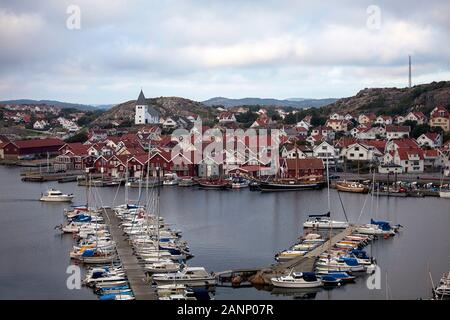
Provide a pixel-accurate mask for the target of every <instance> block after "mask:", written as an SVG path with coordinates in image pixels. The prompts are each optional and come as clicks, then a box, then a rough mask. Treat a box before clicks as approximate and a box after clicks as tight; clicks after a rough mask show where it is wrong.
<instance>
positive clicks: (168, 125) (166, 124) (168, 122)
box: [162, 117, 177, 129]
mask: <svg viewBox="0 0 450 320" xmlns="http://www.w3.org/2000/svg"><path fill="white" fill-rule="evenodd" d="M162 126H163V128H164V129H174V128H176V127H177V122H176V121H175V120H174V119H172V118H171V117H167V118H166V119H164V120H163V124H162Z"/></svg>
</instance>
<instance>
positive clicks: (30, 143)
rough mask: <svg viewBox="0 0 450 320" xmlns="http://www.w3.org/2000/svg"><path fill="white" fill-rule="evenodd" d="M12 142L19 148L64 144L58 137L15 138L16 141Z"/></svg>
mask: <svg viewBox="0 0 450 320" xmlns="http://www.w3.org/2000/svg"><path fill="white" fill-rule="evenodd" d="M12 143H13V144H14V145H16V146H17V147H18V148H20V149H26V148H44V147H56V146H63V145H64V141H62V140H60V139H56V138H49V139H32V140H16V141H13V142H12Z"/></svg>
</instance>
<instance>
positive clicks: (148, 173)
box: [145, 141, 150, 206]
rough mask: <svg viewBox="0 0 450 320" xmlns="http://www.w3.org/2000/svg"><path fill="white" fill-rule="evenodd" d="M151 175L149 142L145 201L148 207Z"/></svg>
mask: <svg viewBox="0 0 450 320" xmlns="http://www.w3.org/2000/svg"><path fill="white" fill-rule="evenodd" d="M149 175H150V141H149V142H148V156H147V179H146V182H145V201H146V205H147V206H148V203H149V202H148V179H149Z"/></svg>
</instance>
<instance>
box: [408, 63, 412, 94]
mask: <svg viewBox="0 0 450 320" xmlns="http://www.w3.org/2000/svg"><path fill="white" fill-rule="evenodd" d="M408 59H409V78H408V79H409V87H410V88H411V56H408Z"/></svg>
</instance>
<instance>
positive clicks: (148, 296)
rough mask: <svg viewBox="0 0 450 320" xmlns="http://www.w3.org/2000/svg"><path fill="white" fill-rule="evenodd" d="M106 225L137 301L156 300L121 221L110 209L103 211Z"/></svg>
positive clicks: (154, 292)
mask: <svg viewBox="0 0 450 320" xmlns="http://www.w3.org/2000/svg"><path fill="white" fill-rule="evenodd" d="M102 211H103V217H104V219H105V223H106V224H107V225H108V226H109V230H110V232H111V237H112V239H113V240H114V241H115V242H116V248H117V254H118V255H119V258H120V261H121V262H122V267H123V270H124V271H125V274H126V276H127V279H128V282H129V283H130V288H131V290H133V294H134V296H135V298H136V300H156V299H157V296H156V291H155V290H154V289H153V288H152V287H151V286H150V283H148V282H147V281H146V279H147V277H146V275H145V272H144V270H143V269H142V265H141V264H140V263H139V261H138V259H137V257H136V255H135V254H134V253H133V248H132V247H131V245H130V243H129V242H128V239H127V238H126V237H125V235H124V233H123V230H122V229H121V228H120V223H121V221H120V219H119V218H117V216H116V214H115V213H114V211H113V210H112V209H110V208H105V209H102Z"/></svg>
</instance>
